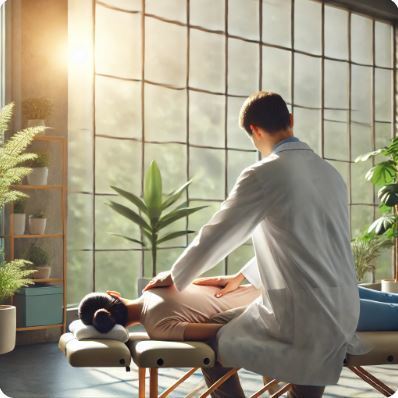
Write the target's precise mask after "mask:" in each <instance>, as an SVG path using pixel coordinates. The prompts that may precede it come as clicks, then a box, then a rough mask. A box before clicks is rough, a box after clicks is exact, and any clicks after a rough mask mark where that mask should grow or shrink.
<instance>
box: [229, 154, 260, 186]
mask: <svg viewBox="0 0 398 398" xmlns="http://www.w3.org/2000/svg"><path fill="white" fill-rule="evenodd" d="M256 161H257V153H255V152H254V153H252V152H242V151H228V165H227V166H228V168H227V171H228V192H231V189H232V187H233V186H234V184H235V182H236V180H237V178H238V177H239V175H240V174H241V172H242V171H243V169H245V168H246V167H247V166H250V165H251V164H253V163H255V162H256Z"/></svg>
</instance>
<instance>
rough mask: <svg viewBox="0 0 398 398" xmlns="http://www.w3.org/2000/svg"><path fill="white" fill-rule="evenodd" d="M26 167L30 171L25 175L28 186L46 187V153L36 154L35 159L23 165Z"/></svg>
mask: <svg viewBox="0 0 398 398" xmlns="http://www.w3.org/2000/svg"><path fill="white" fill-rule="evenodd" d="M25 166H26V167H29V168H31V169H32V172H31V173H30V174H28V175H27V180H28V184H29V185H47V179H48V155H47V153H38V154H37V157H36V158H35V159H31V160H29V161H27V162H26V163H25Z"/></svg>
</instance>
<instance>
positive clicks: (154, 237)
mask: <svg viewBox="0 0 398 398" xmlns="http://www.w3.org/2000/svg"><path fill="white" fill-rule="evenodd" d="M191 182H192V180H190V181H188V182H186V183H185V184H184V185H182V186H181V187H179V188H177V189H176V190H174V191H172V192H171V193H169V194H164V193H163V186H162V176H161V174H160V170H159V167H158V165H157V164H156V162H155V161H153V162H152V163H151V164H150V166H149V168H148V170H147V171H146V173H145V180H144V197H143V198H142V199H141V198H140V197H139V196H137V195H135V194H134V193H132V192H127V191H125V190H123V189H121V188H117V187H115V186H111V188H112V189H114V190H115V191H116V192H117V193H118V194H119V195H120V196H122V197H123V198H125V199H127V200H128V201H129V202H130V203H131V204H132V205H133V208H130V207H128V206H124V205H122V204H119V203H116V202H114V201H110V202H109V203H107V205H109V206H110V207H111V208H112V209H113V210H115V211H116V212H117V213H119V214H121V215H122V216H124V217H126V218H127V219H129V220H130V221H132V222H133V223H134V224H136V225H138V227H139V228H140V230H141V233H142V236H143V238H144V239H143V240H139V239H135V238H132V237H130V236H125V235H121V234H112V235H115V236H120V237H122V238H124V239H127V240H128V241H130V242H135V243H138V244H140V245H142V246H147V245H149V247H150V250H151V253H152V272H151V276H152V277H153V276H155V275H156V274H157V267H156V265H157V250H158V247H159V245H160V244H162V243H164V242H167V241H169V240H172V239H175V238H178V237H180V236H184V235H187V234H191V233H193V232H195V231H190V230H181V231H173V232H168V233H163V235H160V233H161V232H162V231H163V230H164V229H165V228H166V227H169V226H170V225H171V224H172V223H174V222H176V221H177V220H180V219H181V218H184V217H187V216H188V215H190V214H192V213H195V212H197V211H198V210H201V209H203V208H205V207H207V206H197V207H189V205H188V203H187V202H184V203H182V204H181V205H178V206H176V207H174V208H172V207H173V205H174V206H175V204H176V202H177V201H178V200H179V199H180V198H181V197H182V195H183V193H184V192H185V190H186V188H187V187H188V186H189V184H190V183H191ZM149 281H150V278H144V277H143V278H139V279H138V282H137V283H138V286H137V290H138V294H140V293H141V292H142V289H143V288H144V287H145V286H146V284H147V283H148V282H149Z"/></svg>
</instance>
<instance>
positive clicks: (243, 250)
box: [228, 245, 254, 275]
mask: <svg viewBox="0 0 398 398" xmlns="http://www.w3.org/2000/svg"><path fill="white" fill-rule="evenodd" d="M253 257H254V250H253V247H252V246H251V245H242V246H240V247H239V248H237V249H236V250H234V251H233V252H232V253H231V254H230V255H229V256H228V274H229V275H232V274H234V273H236V272H238V271H240V269H241V268H242V267H243V266H244V265H245V264H246V263H247V262H248V261H249V260H250V259H251V258H253Z"/></svg>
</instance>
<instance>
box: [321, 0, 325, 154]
mask: <svg viewBox="0 0 398 398" xmlns="http://www.w3.org/2000/svg"><path fill="white" fill-rule="evenodd" d="M321 6H322V22H321V23H322V28H321V29H322V30H321V41H322V50H321V51H322V58H321V88H322V95H321V157H322V158H324V157H325V120H324V114H325V2H324V1H322V5H321Z"/></svg>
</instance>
